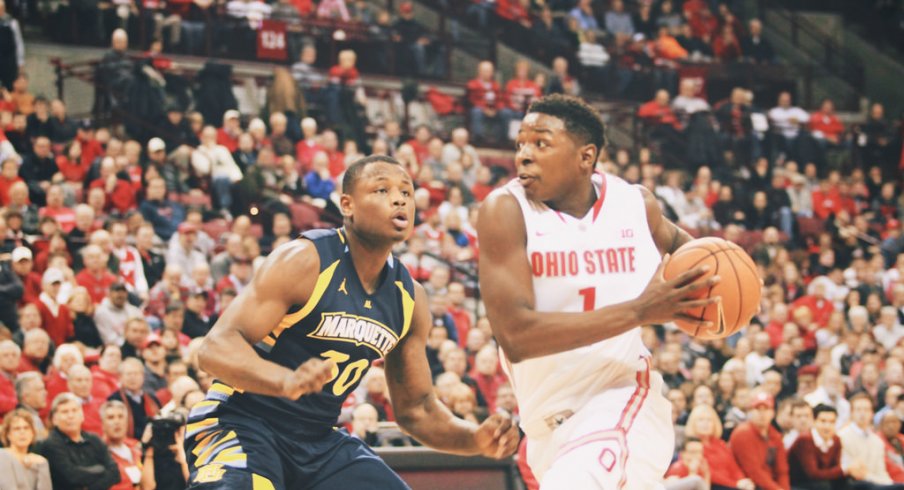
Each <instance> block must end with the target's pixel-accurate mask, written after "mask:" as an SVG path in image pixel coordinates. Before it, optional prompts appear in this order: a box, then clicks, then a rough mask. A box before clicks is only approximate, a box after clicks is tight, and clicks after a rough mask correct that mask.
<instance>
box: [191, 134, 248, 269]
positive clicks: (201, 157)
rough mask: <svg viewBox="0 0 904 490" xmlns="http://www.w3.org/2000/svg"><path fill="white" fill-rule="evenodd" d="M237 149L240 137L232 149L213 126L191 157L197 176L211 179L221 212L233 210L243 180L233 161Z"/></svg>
mask: <svg viewBox="0 0 904 490" xmlns="http://www.w3.org/2000/svg"><path fill="white" fill-rule="evenodd" d="M220 131H222V129H221V130H220ZM236 149H238V137H236V142H235V145H234V147H232V148H231V147H229V146H226V145H224V144H222V143H221V142H220V140H219V139H218V138H217V130H216V129H215V128H214V127H213V126H207V127H205V128H204V129H203V130H202V131H201V145H200V146H198V147H197V148H196V149H195V151H193V152H192V155H191V163H192V168H194V169H195V172H196V174H197V175H198V176H199V177H200V178H208V177H209V178H210V182H211V186H212V189H213V197H214V199H215V204H216V207H217V209H219V210H220V211H221V212H229V211H230V210H231V209H232V186H233V184H235V183H236V182H238V181H240V180H242V170H241V169H240V168H239V166H238V165H236V163H235V160H233V159H232V152H234V151H235V150H236ZM231 217H232V215H231V214H230V215H227V218H231ZM187 270H190V269H187Z"/></svg>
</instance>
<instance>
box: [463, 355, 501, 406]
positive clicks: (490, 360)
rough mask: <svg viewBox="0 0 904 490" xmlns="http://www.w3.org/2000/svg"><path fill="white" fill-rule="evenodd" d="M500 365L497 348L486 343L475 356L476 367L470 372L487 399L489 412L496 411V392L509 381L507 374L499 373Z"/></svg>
mask: <svg viewBox="0 0 904 490" xmlns="http://www.w3.org/2000/svg"><path fill="white" fill-rule="evenodd" d="M498 366H499V354H497V353H496V348H495V347H493V346H491V345H486V346H484V347H483V348H481V349H480V350H479V351H478V352H477V355H476V356H475V357H474V369H472V370H471V372H470V376H471V377H472V378H474V381H477V389H478V390H480V394H482V395H483V399H484V400H486V401H487V410H488V411H489V413H495V412H496V393H497V392H498V391H499V386H500V385H503V384H506V383H508V380H506V379H505V376H503V375H501V374H499V370H498Z"/></svg>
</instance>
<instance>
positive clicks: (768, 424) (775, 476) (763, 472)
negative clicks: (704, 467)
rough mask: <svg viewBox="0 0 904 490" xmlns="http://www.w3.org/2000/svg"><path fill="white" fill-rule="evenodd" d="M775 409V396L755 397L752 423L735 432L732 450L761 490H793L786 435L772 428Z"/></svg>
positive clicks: (752, 402) (752, 407)
mask: <svg viewBox="0 0 904 490" xmlns="http://www.w3.org/2000/svg"><path fill="white" fill-rule="evenodd" d="M767 341H768V338H767ZM774 406H775V401H774V399H773V397H772V395H770V394H768V393H765V392H759V393H757V394H756V395H754V397H753V399H752V400H751V402H750V405H749V409H750V410H749V412H748V421H747V422H744V423H742V424H740V425H738V426H737V427H736V428H735V430H734V431H732V433H731V438H730V439H729V447H730V448H731V452H732V453H733V454H734V456H735V460H737V462H738V466H740V467H741V470H743V471H744V474H745V475H747V476H748V477H749V478H750V479H751V480H752V481H753V482H754V483H755V484H756V486H757V487H762V488H774V489H784V490H790V488H791V484H790V481H789V477H788V457H787V455H786V453H785V447H784V445H782V435H781V433H779V431H777V430H776V429H775V428H774V427H773V426H772V419H773V418H774V417H775V408H774ZM770 454H771V455H772V456H770Z"/></svg>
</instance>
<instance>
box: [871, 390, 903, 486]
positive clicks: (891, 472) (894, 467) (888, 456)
mask: <svg viewBox="0 0 904 490" xmlns="http://www.w3.org/2000/svg"><path fill="white" fill-rule="evenodd" d="M898 399H899V400H901V399H902V396H901V395H899V396H898ZM898 403H900V402H898ZM877 415H878V414H877ZM878 425H879V437H881V438H882V442H884V443H885V469H886V470H888V476H890V477H891V480H892V481H893V482H895V483H904V435H902V434H901V418H900V417H899V416H898V414H897V413H895V412H894V411H888V412H886V413H885V414H884V415H883V416H882V418H881V419H880V421H879V424H878Z"/></svg>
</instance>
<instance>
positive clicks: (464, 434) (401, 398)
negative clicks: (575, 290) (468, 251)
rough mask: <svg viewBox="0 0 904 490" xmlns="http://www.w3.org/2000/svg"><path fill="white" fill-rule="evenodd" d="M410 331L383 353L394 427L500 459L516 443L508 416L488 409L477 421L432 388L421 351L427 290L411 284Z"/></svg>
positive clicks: (445, 447)
mask: <svg viewBox="0 0 904 490" xmlns="http://www.w3.org/2000/svg"><path fill="white" fill-rule="evenodd" d="M414 287H415V294H414V305H415V307H414V318H413V319H412V322H411V331H410V332H409V333H408V335H407V336H405V338H404V339H403V340H402V341H401V342H400V343H399V345H398V346H396V348H395V349H394V350H393V351H392V352H390V353H389V355H387V356H386V380H387V383H388V385H389V393H390V398H391V399H392V408H393V413H395V416H396V420H398V423H399V426H400V427H401V428H402V429H403V430H405V432H407V433H408V434H411V435H412V436H413V437H414V438H415V439H417V440H418V441H420V442H421V443H423V444H425V445H427V446H430V447H432V448H434V449H437V450H439V451H444V452H447V453H455V454H461V455H465V456H473V455H476V454H482V455H484V456H487V457H492V458H503V457H505V456H508V455H510V454H512V453H514V452H515V450H516V449H517V448H518V439H519V435H518V427H517V426H516V425H515V424H512V421H511V418H509V417H508V416H505V415H502V414H493V415H492V416H490V417H489V418H488V419H487V420H485V421H484V422H483V423H482V424H480V425H479V426H478V425H476V424H474V423H471V422H468V421H465V420H462V419H460V418H458V417H456V416H455V415H453V414H452V412H450V411H449V409H448V408H446V406H445V405H443V404H442V402H440V401H439V400H438V399H437V398H436V394H435V392H434V391H433V383H432V381H431V379H430V366H429V365H428V364H427V358H426V356H424V350H425V349H426V347H427V333H428V332H429V331H430V327H431V325H432V324H431V321H430V309H429V306H428V305H429V301H428V299H427V293H425V292H424V288H423V287H422V286H421V285H420V284H415V286H414Z"/></svg>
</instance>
